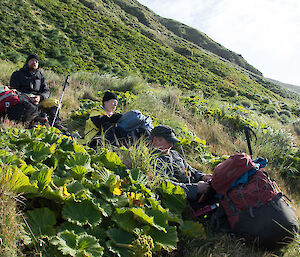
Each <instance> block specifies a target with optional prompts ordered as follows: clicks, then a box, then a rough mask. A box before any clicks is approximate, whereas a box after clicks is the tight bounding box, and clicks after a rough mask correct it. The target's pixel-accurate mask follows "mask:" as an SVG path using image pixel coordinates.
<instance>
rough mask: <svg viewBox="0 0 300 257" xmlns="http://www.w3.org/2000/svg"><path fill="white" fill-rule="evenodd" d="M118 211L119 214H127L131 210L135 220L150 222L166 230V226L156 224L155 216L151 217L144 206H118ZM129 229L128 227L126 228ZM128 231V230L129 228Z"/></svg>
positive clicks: (143, 222) (142, 222)
mask: <svg viewBox="0 0 300 257" xmlns="http://www.w3.org/2000/svg"><path fill="white" fill-rule="evenodd" d="M116 211H117V213H118V214H119V215H122V214H125V213H126V212H131V213H132V214H134V215H133V217H134V219H135V220H137V221H138V222H139V223H141V224H149V225H151V226H153V227H155V228H156V229H158V230H162V231H166V230H165V228H164V227H162V226H160V225H159V224H156V223H155V222H154V217H150V216H148V215H147V214H146V212H145V210H144V209H143V208H141V207H140V208H116ZM125 230H127V229H125ZM127 231H128V230H127Z"/></svg>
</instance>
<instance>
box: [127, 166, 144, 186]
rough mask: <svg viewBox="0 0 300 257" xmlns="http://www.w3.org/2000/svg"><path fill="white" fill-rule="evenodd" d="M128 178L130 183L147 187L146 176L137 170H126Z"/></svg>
mask: <svg viewBox="0 0 300 257" xmlns="http://www.w3.org/2000/svg"><path fill="white" fill-rule="evenodd" d="M127 172H128V175H129V178H130V179H131V181H132V182H134V183H135V182H136V183H141V184H143V185H147V183H148V178H147V176H146V175H145V174H144V173H143V172H142V171H141V170H139V169H132V170H127Z"/></svg>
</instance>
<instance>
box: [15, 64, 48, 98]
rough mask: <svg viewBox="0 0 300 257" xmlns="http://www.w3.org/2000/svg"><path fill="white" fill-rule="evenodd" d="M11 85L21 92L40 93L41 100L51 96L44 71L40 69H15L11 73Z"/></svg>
mask: <svg viewBox="0 0 300 257" xmlns="http://www.w3.org/2000/svg"><path fill="white" fill-rule="evenodd" d="M10 87H11V88H15V89H16V90H18V91H19V92H21V93H27V94H35V95H40V96H42V99H41V100H44V99H46V98H49V96H50V89H49V87H48V86H47V84H46V81H45V78H44V76H43V75H42V73H41V72H40V71H39V70H36V71H34V72H32V71H29V70H28V69H27V68H26V67H23V68H21V69H20V70H18V71H15V72H14V73H13V74H12V75H11V78H10Z"/></svg>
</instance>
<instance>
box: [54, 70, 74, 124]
mask: <svg viewBox="0 0 300 257" xmlns="http://www.w3.org/2000/svg"><path fill="white" fill-rule="evenodd" d="M69 79H70V75H68V76H67V78H66V81H65V83H64V88H63V91H62V93H61V96H60V99H59V102H58V106H57V109H56V112H55V115H54V118H53V121H52V124H51V127H53V126H54V123H55V120H56V118H57V115H58V112H59V109H60V107H61V101H62V98H63V96H64V93H65V89H66V86H67V85H69Z"/></svg>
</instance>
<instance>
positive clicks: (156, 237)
mask: <svg viewBox="0 0 300 257" xmlns="http://www.w3.org/2000/svg"><path fill="white" fill-rule="evenodd" d="M147 234H149V235H150V236H151V237H152V238H153V241H154V250H155V251H158V250H160V249H162V248H163V249H165V250H168V251H170V250H174V249H176V248H177V242H178V236H177V231H176V227H171V226H168V227H167V229H166V233H165V232H163V231H160V230H157V229H155V228H153V227H150V228H149V230H148V231H147Z"/></svg>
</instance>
